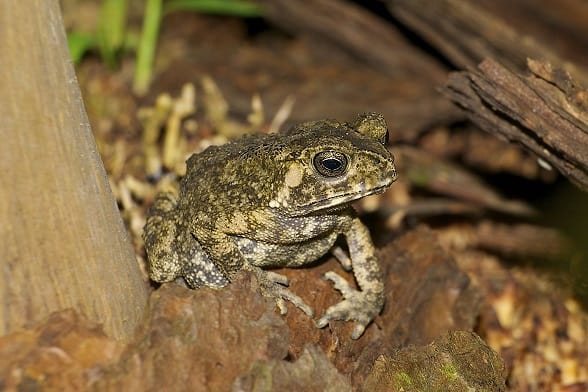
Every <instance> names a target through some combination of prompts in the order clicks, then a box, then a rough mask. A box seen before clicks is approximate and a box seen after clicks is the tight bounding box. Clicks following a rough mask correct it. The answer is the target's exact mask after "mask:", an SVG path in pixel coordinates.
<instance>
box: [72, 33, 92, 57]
mask: <svg viewBox="0 0 588 392" xmlns="http://www.w3.org/2000/svg"><path fill="white" fill-rule="evenodd" d="M67 45H68V46H69V53H70V55H71V58H72V60H73V62H74V64H79V63H80V61H81V60H82V57H84V54H86V52H88V51H89V50H90V49H92V48H94V47H95V46H96V37H95V36H94V35H93V34H88V33H80V32H77V31H73V32H71V33H69V34H68V35H67Z"/></svg>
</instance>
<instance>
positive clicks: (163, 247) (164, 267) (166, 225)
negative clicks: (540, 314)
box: [143, 192, 182, 282]
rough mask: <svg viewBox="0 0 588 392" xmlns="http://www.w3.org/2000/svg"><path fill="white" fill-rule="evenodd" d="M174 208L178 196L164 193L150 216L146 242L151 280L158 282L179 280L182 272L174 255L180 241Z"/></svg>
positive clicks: (146, 230)
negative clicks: (177, 239) (177, 238)
mask: <svg viewBox="0 0 588 392" xmlns="http://www.w3.org/2000/svg"><path fill="white" fill-rule="evenodd" d="M175 207H176V197H175V195H174V194H173V193H171V192H164V193H160V194H159V195H157V198H156V199H155V202H154V203H153V205H152V206H151V208H149V211H148V212H147V222H146V223H145V228H144V229H143V240H144V242H145V251H146V253H147V260H148V266H149V277H150V278H151V279H152V280H154V281H155V282H171V281H173V280H175V279H176V278H178V277H179V276H180V272H181V270H182V264H181V261H180V260H179V255H178V254H177V253H176V252H174V248H175V241H176V237H177V227H176V224H175V219H174V215H175Z"/></svg>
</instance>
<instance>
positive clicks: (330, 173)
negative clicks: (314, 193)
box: [312, 150, 349, 177]
mask: <svg viewBox="0 0 588 392" xmlns="http://www.w3.org/2000/svg"><path fill="white" fill-rule="evenodd" d="M312 163H313V164H314V168H315V169H316V171H317V172H319V174H321V175H323V176H325V177H338V176H340V175H342V174H343V173H345V172H346V171H347V166H348V163H349V160H348V159H347V156H346V155H345V154H343V153H342V152H339V151H334V150H327V151H321V152H319V153H318V154H316V155H315V156H314V158H313V160H312Z"/></svg>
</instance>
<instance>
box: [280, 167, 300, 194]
mask: <svg viewBox="0 0 588 392" xmlns="http://www.w3.org/2000/svg"><path fill="white" fill-rule="evenodd" d="M284 180H285V183H286V185H287V186H289V187H290V188H295V187H297V186H298V185H300V183H301V182H302V168H301V167H300V165H299V164H298V163H293V164H292V165H290V168H289V169H288V172H287V173H286V178H285V179H284Z"/></svg>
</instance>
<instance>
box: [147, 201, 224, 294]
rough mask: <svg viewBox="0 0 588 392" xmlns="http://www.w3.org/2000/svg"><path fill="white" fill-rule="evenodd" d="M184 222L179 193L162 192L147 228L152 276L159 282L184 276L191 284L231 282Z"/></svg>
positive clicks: (150, 273)
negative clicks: (178, 214)
mask: <svg viewBox="0 0 588 392" xmlns="http://www.w3.org/2000/svg"><path fill="white" fill-rule="evenodd" d="M182 222H183V220H182V219H179V217H178V216H177V210H176V197H175V195H174V194H173V193H170V192H167V193H161V194H159V195H158V196H157V199H156V200H155V202H154V203H153V206H152V207H151V208H150V209H149V212H148V218H147V223H146V224H145V229H144V231H143V239H144V240H145V250H146V252H147V258H148V260H149V277H150V278H151V279H152V280H154V281H156V282H171V281H173V280H176V279H178V278H184V280H185V281H186V283H187V285H188V286H189V287H191V288H197V287H202V286H208V287H223V286H225V285H227V284H228V283H229V281H228V280H227V278H225V276H224V275H223V274H222V273H221V272H220V271H219V270H218V269H217V268H216V266H215V265H214V263H213V262H212V261H211V260H210V258H209V257H208V256H207V255H206V253H205V252H204V251H203V250H202V247H201V246H200V244H199V243H198V241H197V240H196V239H195V238H194V237H193V236H192V235H191V234H190V232H189V230H187V228H186V227H184V226H182Z"/></svg>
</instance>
